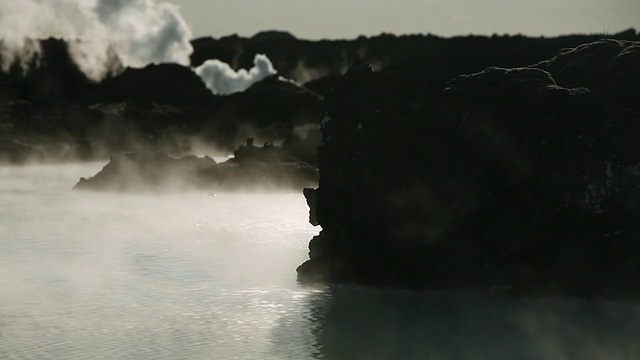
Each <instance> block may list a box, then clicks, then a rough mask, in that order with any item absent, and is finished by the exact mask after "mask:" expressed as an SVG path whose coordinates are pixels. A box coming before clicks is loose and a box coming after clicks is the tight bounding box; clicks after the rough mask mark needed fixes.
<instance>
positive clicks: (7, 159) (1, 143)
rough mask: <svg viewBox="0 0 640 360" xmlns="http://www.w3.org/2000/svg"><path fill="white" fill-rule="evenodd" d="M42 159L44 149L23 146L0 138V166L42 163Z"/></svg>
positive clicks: (21, 143)
mask: <svg viewBox="0 0 640 360" xmlns="http://www.w3.org/2000/svg"><path fill="white" fill-rule="evenodd" d="M44 159H45V152H44V149H42V148H39V147H37V146H32V145H29V144H25V143H23V142H22V141H19V140H16V139H11V138H6V137H0V164H2V163H5V164H13V165H19V164H26V163H31V162H42V161H44Z"/></svg>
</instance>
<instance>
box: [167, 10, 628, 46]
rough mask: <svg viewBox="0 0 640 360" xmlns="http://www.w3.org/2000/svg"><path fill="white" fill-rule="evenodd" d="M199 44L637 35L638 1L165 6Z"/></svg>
mask: <svg viewBox="0 0 640 360" xmlns="http://www.w3.org/2000/svg"><path fill="white" fill-rule="evenodd" d="M167 2H170V3H174V4H176V5H178V6H180V8H181V13H182V15H183V16H184V18H185V19H186V21H187V23H188V24H189V26H190V27H191V30H192V31H193V34H194V36H196V37H201V36H213V37H221V36H226V35H230V34H239V35H241V36H251V35H254V34H255V33H257V32H260V31H264V30H284V31H288V32H290V33H292V34H293V35H295V36H296V37H298V38H302V39H311V40H317V39H323V38H324V39H344V38H346V39H349V38H355V37H357V36H359V35H365V36H372V35H378V34H380V33H383V32H385V33H393V34H416V33H423V34H426V33H432V34H435V35H440V36H454V35H468V34H479V35H491V34H500V35H501V34H523V35H530V36H540V35H544V36H555V35H560V34H573V33H586V34H589V33H609V34H612V33H616V32H619V31H622V30H626V29H628V28H631V27H633V28H635V29H636V30H640V0H484V1H477V0H397V1H390V0H235V1H220V0H213V1H211V0H167Z"/></svg>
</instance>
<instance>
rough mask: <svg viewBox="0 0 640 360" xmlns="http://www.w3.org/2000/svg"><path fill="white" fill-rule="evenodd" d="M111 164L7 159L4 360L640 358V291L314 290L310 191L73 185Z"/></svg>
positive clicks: (0, 283) (1, 278) (1, 255)
mask: <svg viewBox="0 0 640 360" xmlns="http://www.w3.org/2000/svg"><path fill="white" fill-rule="evenodd" d="M101 166H102V165H101V164H89V165H86V164H85V165H68V166H58V167H53V166H51V167H27V168H0V216H1V217H0V219H1V220H0V289H2V291H1V292H0V359H22V358H27V359H87V358H91V359H119V358H131V359H307V358H326V359H411V358H415V359H575V358H580V359H634V358H636V357H635V355H637V354H640V307H639V306H638V305H637V304H635V303H622V302H618V303H616V302H606V303H598V302H588V301H568V300H559V299H542V300H536V301H532V300H522V301H517V302H516V301H512V300H509V299H504V298H499V297H495V296H491V297H490V296H484V295H474V294H465V295H462V294H451V293H448V294H442V293H422V294H414V293H409V292H403V291H391V290H375V289H367V288H362V287H355V286H336V287H322V286H319V287H310V286H302V285H300V284H298V283H297V282H296V280H295V271H294V269H295V267H296V266H297V265H298V264H300V263H301V262H302V261H304V260H305V258H306V256H307V248H306V247H307V243H308V240H309V239H310V238H311V236H313V235H314V234H315V233H316V231H317V230H316V229H314V228H312V227H311V226H310V225H308V224H307V209H306V204H305V202H304V198H303V197H302V196H301V195H300V194H270V195H246V194H245V195H243V194H235V195H231V194H212V193H190V194H173V195H163V196H151V195H110V194H95V193H86V192H73V191H71V190H69V189H70V188H71V186H72V185H73V183H74V182H75V181H76V180H77V179H78V178H79V177H80V176H87V175H90V174H93V173H95V172H96V171H97V170H98V169H99V168H100V167H101ZM214 195H215V196H214Z"/></svg>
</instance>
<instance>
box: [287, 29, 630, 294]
mask: <svg viewBox="0 0 640 360" xmlns="http://www.w3.org/2000/svg"><path fill="white" fill-rule="evenodd" d="M639 50H640V48H639V47H638V43H637V42H624V41H612V40H606V41H600V42H595V43H591V44H587V45H583V46H580V47H578V48H575V49H573V50H566V51H564V52H562V53H561V54H560V55H558V56H557V57H555V58H553V59H551V60H549V61H547V62H545V63H543V64H537V65H536V66H531V67H524V68H513V69H504V68H498V67H491V68H487V69H486V70H484V71H482V72H479V73H475V74H471V75H465V76H460V77H458V78H456V79H454V80H453V81H452V82H451V83H450V84H449V86H448V87H447V88H446V89H444V90H443V91H441V92H440V93H439V94H437V95H436V96H432V95H429V94H430V91H428V89H426V87H425V86H424V84H423V83H421V82H420V81H419V80H416V79H415V78H413V77H412V76H411V75H410V74H408V73H406V72H403V71H400V70H394V71H383V72H379V73H373V72H371V70H370V68H369V67H368V66H366V65H362V64H360V65H355V66H354V67H352V68H351V69H350V70H349V71H348V72H347V73H346V74H345V75H344V76H343V79H342V80H341V82H340V83H339V86H338V87H337V88H336V89H335V93H336V96H335V98H334V101H333V102H332V104H331V109H330V110H329V111H328V113H327V116H326V117H325V119H324V120H323V121H322V131H323V144H322V146H321V147H320V149H319V160H318V161H319V169H320V181H319V187H318V189H316V190H312V189H307V190H305V192H304V194H305V196H306V198H307V201H308V203H309V205H310V207H311V213H310V220H312V223H313V221H314V220H317V223H319V224H320V225H321V226H322V231H321V232H320V234H319V235H318V236H316V237H314V238H313V239H312V240H311V242H310V244H309V249H310V253H309V256H310V260H309V261H307V262H305V263H304V264H303V265H301V266H300V267H299V268H298V273H299V276H300V277H301V278H302V279H324V280H329V281H352V282H358V283H365V284H376V285H391V286H402V287H409V288H460V287H480V288H499V289H509V290H510V291H512V292H513V293H525V294H545V293H555V294H568V295H577V296H629V295H637V294H638V293H640V240H639V239H640V145H638V144H639V143H638V141H637V139H638V138H639V136H640V106H638V103H637V99H640V77H638V69H640V56H639V54H640V51H639ZM556 77H557V79H556ZM627 77H629V78H627Z"/></svg>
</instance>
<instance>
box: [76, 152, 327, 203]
mask: <svg viewBox="0 0 640 360" xmlns="http://www.w3.org/2000/svg"><path fill="white" fill-rule="evenodd" d="M256 149H259V148H256ZM257 151H258V150H257ZM315 183H317V171H316V170H315V169H314V168H312V167H309V166H307V165H305V164H301V163H297V162H295V161H286V160H284V159H283V160H278V161H276V159H274V158H270V159H269V161H263V159H253V158H252V159H247V158H243V159H242V160H238V159H232V160H229V161H227V162H225V163H221V164H216V162H215V161H214V160H213V159H212V158H210V157H206V156H205V157H196V156H186V157H182V158H173V157H171V156H168V155H167V154H164V153H128V154H123V155H119V156H115V157H113V158H112V159H111V160H110V161H109V163H108V164H107V165H106V166H105V167H104V168H103V169H102V170H101V171H99V172H98V173H97V174H96V175H95V176H93V177H91V178H88V179H86V178H81V179H80V181H79V182H78V183H77V184H76V185H75V187H74V189H78V190H98V191H125V192H147V191H151V192H166V191H168V192H175V191H189V190H212V191H275V190H300V189H302V188H304V187H305V186H309V185H313V184H315Z"/></svg>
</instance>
